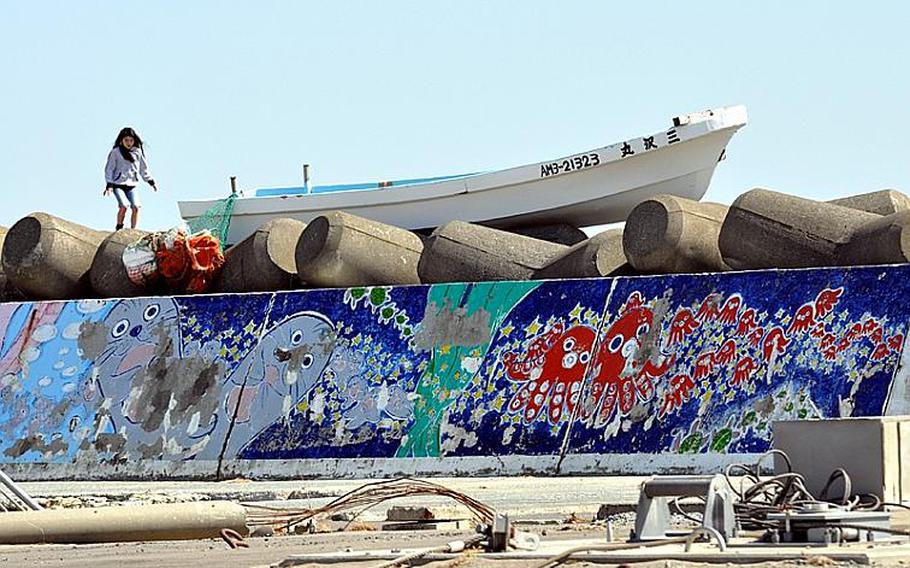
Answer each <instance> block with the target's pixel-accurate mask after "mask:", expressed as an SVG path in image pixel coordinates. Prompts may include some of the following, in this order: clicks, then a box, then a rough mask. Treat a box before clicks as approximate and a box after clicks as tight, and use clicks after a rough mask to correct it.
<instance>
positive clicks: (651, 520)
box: [632, 475, 736, 541]
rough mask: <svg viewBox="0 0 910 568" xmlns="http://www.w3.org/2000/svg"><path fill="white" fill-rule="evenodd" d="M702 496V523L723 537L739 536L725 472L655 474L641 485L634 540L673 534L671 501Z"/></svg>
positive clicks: (655, 538) (731, 494)
mask: <svg viewBox="0 0 910 568" xmlns="http://www.w3.org/2000/svg"><path fill="white" fill-rule="evenodd" d="M677 497H702V498H704V500H705V511H704V516H703V521H702V524H701V526H702V527H705V528H709V529H713V530H714V531H717V533H719V534H720V535H721V536H723V537H724V538H730V537H733V536H736V517H735V515H734V512H733V500H734V495H733V492H732V491H731V490H730V487H729V485H728V484H727V482H726V480H725V479H724V476H722V475H707V476H699V475H680V476H656V477H652V478H650V479H648V480H646V481H645V482H644V483H642V485H641V493H640V495H639V498H638V509H637V511H636V516H635V535H634V536H633V538H632V540H635V541H642V540H660V539H665V538H669V537H671V536H674V535H672V534H670V533H671V531H670V500H671V499H676V498H677Z"/></svg>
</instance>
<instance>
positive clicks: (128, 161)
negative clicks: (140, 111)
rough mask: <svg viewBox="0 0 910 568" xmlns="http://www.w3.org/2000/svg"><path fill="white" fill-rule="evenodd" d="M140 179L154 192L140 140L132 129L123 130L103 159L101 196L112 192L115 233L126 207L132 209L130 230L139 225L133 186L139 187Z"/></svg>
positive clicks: (121, 222) (136, 196) (155, 189)
mask: <svg viewBox="0 0 910 568" xmlns="http://www.w3.org/2000/svg"><path fill="white" fill-rule="evenodd" d="M140 177H141V178H142V179H144V180H145V181H146V183H148V184H149V185H150V186H152V190H154V191H158V188H157V187H156V186H155V180H154V179H152V174H151V172H149V164H148V160H147V159H146V157H145V150H143V148H142V139H141V138H139V135H138V134H136V131H135V130H133V129H132V128H124V129H123V130H121V131H120V134H118V135H117V141H116V142H114V147H113V148H112V149H111V153H110V154H108V156H107V165H106V166H105V167H104V180H105V182H106V185H105V187H104V195H108V194H109V193H111V192H114V197H116V198H117V205H119V209H118V210H117V230H118V231H119V230H120V229H122V228H123V219H124V218H125V217H126V204H127V203H129V204H130V208H131V209H132V210H133V212H132V215H131V216H130V227H132V228H133V229H135V228H136V225H137V224H138V223H139V208H140V207H141V206H142V204H141V203H139V196H138V195H136V191H135V190H136V186H137V185H138V184H139V178H140Z"/></svg>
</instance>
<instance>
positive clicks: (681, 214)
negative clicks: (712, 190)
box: [622, 195, 730, 274]
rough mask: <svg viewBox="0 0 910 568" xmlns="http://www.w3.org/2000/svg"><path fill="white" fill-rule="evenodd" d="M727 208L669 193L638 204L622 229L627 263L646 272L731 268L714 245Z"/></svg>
mask: <svg viewBox="0 0 910 568" xmlns="http://www.w3.org/2000/svg"><path fill="white" fill-rule="evenodd" d="M727 209H728V208H727V206H726V205H721V204H720V203H700V202H698V201H692V200H691V199H685V198H682V197H676V196H672V195H658V196H655V197H652V198H651V199H648V200H646V201H643V202H641V203H639V204H638V205H636V206H635V208H634V209H633V210H632V212H631V213H629V217H628V218H627V219H626V226H625V229H624V231H623V240H622V244H623V249H624V250H625V254H626V258H628V259H629V264H631V265H632V267H633V268H635V270H637V271H638V272H642V273H645V274H668V273H682V272H722V271H726V270H730V267H729V266H728V265H727V263H726V262H724V259H723V257H722V256H721V254H720V249H719V248H718V245H717V242H718V237H719V235H720V229H721V226H722V225H723V222H724V218H725V217H726V216H727Z"/></svg>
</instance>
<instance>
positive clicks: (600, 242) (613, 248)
mask: <svg viewBox="0 0 910 568" xmlns="http://www.w3.org/2000/svg"><path fill="white" fill-rule="evenodd" d="M629 273H631V267H630V266H629V263H628V262H627V261H626V255H625V253H624V252H623V249H622V229H610V230H607V231H603V232H602V233H598V234H596V235H594V236H593V237H591V238H590V239H586V240H584V241H582V242H580V243H578V244H576V245H575V246H572V247H570V248H569V249H568V250H566V251H565V252H563V253H562V254H560V255H559V256H557V257H556V258H554V259H553V260H552V261H551V262H550V263H549V264H547V265H546V266H544V267H543V268H541V269H540V270H538V271H536V272H534V278H597V277H600V276H624V275H627V274H629Z"/></svg>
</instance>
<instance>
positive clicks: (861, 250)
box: [839, 210, 910, 266]
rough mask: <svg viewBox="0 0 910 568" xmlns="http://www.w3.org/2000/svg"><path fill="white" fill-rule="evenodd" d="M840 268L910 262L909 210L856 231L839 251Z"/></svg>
mask: <svg viewBox="0 0 910 568" xmlns="http://www.w3.org/2000/svg"><path fill="white" fill-rule="evenodd" d="M839 256H840V263H841V264H844V265H853V266H855V265H863V264H897V263H903V262H910V210H908V211H901V212H898V213H894V214H893V215H888V216H887V217H879V218H878V219H875V220H873V221H870V222H869V223H866V224H865V225H863V226H862V227H860V228H859V229H857V230H856V232H855V233H854V234H853V236H852V237H851V239H850V241H849V242H848V243H846V244H845V245H843V246H842V247H841V250H840V254H839Z"/></svg>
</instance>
